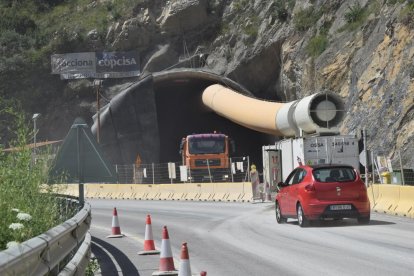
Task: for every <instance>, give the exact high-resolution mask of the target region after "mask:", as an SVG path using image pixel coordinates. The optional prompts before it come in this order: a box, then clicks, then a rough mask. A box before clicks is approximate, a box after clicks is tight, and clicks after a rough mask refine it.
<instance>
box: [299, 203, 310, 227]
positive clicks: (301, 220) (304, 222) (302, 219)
mask: <svg viewBox="0 0 414 276" xmlns="http://www.w3.org/2000/svg"><path fill="white" fill-rule="evenodd" d="M296 211H297V215H298V224H299V226H300V227H307V226H309V220H308V219H307V218H306V216H305V213H304V212H303V208H302V205H300V203H299V204H298V207H297V210H296Z"/></svg>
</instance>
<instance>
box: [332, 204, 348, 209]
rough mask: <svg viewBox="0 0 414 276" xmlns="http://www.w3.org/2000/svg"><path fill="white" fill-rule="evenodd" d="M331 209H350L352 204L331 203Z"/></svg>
mask: <svg viewBox="0 0 414 276" xmlns="http://www.w3.org/2000/svg"><path fill="white" fill-rule="evenodd" d="M330 209H331V210H351V209H352V206H351V205H349V204H348V205H331V206H330Z"/></svg>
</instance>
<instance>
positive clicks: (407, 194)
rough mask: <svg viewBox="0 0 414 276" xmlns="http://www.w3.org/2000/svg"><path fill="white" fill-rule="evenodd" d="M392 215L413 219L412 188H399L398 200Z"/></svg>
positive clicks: (413, 188)
mask: <svg viewBox="0 0 414 276" xmlns="http://www.w3.org/2000/svg"><path fill="white" fill-rule="evenodd" d="M394 214H395V215H398V216H405V217H410V218H414V187H410V186H401V187H400V200H399V201H398V205H397V208H395V210H394Z"/></svg>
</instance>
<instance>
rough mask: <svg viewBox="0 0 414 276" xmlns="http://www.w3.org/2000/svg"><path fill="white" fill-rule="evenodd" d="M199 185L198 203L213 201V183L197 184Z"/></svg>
mask: <svg viewBox="0 0 414 276" xmlns="http://www.w3.org/2000/svg"><path fill="white" fill-rule="evenodd" d="M199 184H200V185H201V195H200V197H199V198H198V200H200V201H213V198H214V194H215V191H214V183H199Z"/></svg>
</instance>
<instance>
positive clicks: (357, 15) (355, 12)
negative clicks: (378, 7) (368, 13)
mask: <svg viewBox="0 0 414 276" xmlns="http://www.w3.org/2000/svg"><path fill="white" fill-rule="evenodd" d="M363 15H364V9H363V8H362V7H361V5H360V4H359V2H356V4H354V5H353V6H352V7H350V6H348V11H347V12H346V13H345V15H344V17H345V20H346V22H348V23H354V22H357V21H358V20H360V19H361V18H362V16H363Z"/></svg>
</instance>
